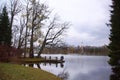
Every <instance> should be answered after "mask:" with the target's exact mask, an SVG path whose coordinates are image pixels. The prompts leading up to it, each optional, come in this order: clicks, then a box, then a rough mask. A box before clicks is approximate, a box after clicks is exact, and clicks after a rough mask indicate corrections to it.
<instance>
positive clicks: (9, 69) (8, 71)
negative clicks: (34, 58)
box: [0, 63, 61, 80]
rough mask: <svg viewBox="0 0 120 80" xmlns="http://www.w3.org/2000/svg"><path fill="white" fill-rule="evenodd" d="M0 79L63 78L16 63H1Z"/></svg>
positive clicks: (49, 79) (54, 79)
mask: <svg viewBox="0 0 120 80" xmlns="http://www.w3.org/2000/svg"><path fill="white" fill-rule="evenodd" d="M0 80H61V79H60V78H58V77H57V76H55V75H53V74H51V73H48V72H46V71H43V70H40V69H35V68H32V67H24V66H21V65H16V64H9V63H0Z"/></svg>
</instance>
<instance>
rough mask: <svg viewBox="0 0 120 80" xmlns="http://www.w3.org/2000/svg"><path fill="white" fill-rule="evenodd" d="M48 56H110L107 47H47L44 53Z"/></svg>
mask: <svg viewBox="0 0 120 80" xmlns="http://www.w3.org/2000/svg"><path fill="white" fill-rule="evenodd" d="M43 53H46V54H59V53H60V54H68V53H69V54H75V53H77V54H81V55H108V48H107V46H101V47H96V46H77V47H75V46H54V47H46V48H45V49H44V51H43Z"/></svg>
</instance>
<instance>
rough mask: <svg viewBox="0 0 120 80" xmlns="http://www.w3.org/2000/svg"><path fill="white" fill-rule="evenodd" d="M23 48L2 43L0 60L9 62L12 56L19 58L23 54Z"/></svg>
mask: <svg viewBox="0 0 120 80" xmlns="http://www.w3.org/2000/svg"><path fill="white" fill-rule="evenodd" d="M22 52H23V51H22V49H17V48H15V47H12V46H7V45H0V61H5V62H9V60H10V58H19V57H21V55H22Z"/></svg>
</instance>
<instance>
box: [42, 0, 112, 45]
mask: <svg viewBox="0 0 120 80" xmlns="http://www.w3.org/2000/svg"><path fill="white" fill-rule="evenodd" d="M41 1H45V2H46V3H47V4H48V5H49V7H50V9H53V13H54V14H56V13H57V14H58V15H59V16H60V18H61V19H62V20H63V21H69V22H71V24H72V26H70V28H69V29H68V31H67V36H66V37H65V42H67V43H68V44H70V45H76V46H77V45H81V44H82V45H90V46H102V45H106V44H109V39H108V37H109V33H110V31H109V27H107V26H106V23H108V22H109V19H110V11H109V10H110V7H109V5H111V0H41Z"/></svg>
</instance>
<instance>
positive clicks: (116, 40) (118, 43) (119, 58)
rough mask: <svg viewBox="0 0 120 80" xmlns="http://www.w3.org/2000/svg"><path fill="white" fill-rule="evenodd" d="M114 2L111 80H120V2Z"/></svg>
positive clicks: (111, 38)
mask: <svg viewBox="0 0 120 80" xmlns="http://www.w3.org/2000/svg"><path fill="white" fill-rule="evenodd" d="M112 2H113V5H112V6H111V8H112V9H113V10H112V11H111V20H110V23H111V24H110V26H111V30H110V31H111V33H110V38H109V39H110V44H109V47H108V48H109V49H110V54H109V57H110V61H109V63H110V65H111V66H112V70H113V73H114V74H113V75H111V80H120V21H119V19H120V0H112Z"/></svg>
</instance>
